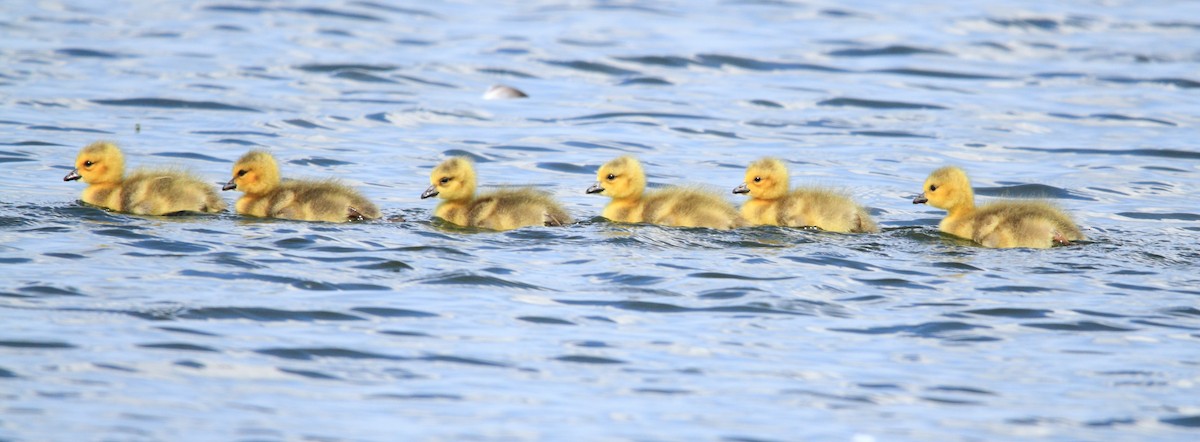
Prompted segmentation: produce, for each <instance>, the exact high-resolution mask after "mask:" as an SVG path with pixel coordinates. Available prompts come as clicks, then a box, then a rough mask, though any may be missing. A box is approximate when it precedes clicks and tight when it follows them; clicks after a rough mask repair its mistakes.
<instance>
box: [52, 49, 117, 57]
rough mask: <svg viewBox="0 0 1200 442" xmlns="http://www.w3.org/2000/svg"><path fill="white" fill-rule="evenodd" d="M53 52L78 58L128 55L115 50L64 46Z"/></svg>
mask: <svg viewBox="0 0 1200 442" xmlns="http://www.w3.org/2000/svg"><path fill="white" fill-rule="evenodd" d="M54 52H56V53H59V54H62V55H66V56H69V57H78V58H107V59H115V58H126V57H128V56H127V55H122V54H119V53H116V52H107V51H100V50H96V49H81V48H64V49H59V50H57V51H54Z"/></svg>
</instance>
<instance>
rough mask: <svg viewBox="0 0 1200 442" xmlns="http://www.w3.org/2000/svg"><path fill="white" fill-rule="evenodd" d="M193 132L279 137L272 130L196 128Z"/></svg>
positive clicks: (200, 133)
mask: <svg viewBox="0 0 1200 442" xmlns="http://www.w3.org/2000/svg"><path fill="white" fill-rule="evenodd" d="M192 133H194V134H198V135H238V136H245V135H254V136H260V137H267V138H278V137H279V135H278V134H273V133H270V132H257V131H252V130H196V131H192Z"/></svg>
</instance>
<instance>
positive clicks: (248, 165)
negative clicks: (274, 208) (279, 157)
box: [221, 150, 279, 194]
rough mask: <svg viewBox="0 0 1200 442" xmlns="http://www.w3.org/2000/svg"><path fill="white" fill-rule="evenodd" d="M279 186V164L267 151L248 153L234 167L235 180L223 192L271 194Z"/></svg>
mask: <svg viewBox="0 0 1200 442" xmlns="http://www.w3.org/2000/svg"><path fill="white" fill-rule="evenodd" d="M278 185H279V164H277V163H275V157H273V156H271V154H270V153H269V152H267V151H265V150H252V151H250V152H246V154H245V155H242V157H241V158H238V160H237V163H234V165H233V179H231V180H229V182H228V183H225V186H224V187H222V188H221V190H233V189H237V190H241V191H242V192H245V193H249V194H263V193H267V192H270V191H271V189H274V188H275V187H276V186H278Z"/></svg>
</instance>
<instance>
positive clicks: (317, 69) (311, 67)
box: [294, 63, 397, 73]
mask: <svg viewBox="0 0 1200 442" xmlns="http://www.w3.org/2000/svg"><path fill="white" fill-rule="evenodd" d="M294 68H296V69H299V70H302V71H304V72H313V73H323V72H340V71H370V72H388V71H394V70H396V69H397V67H396V66H393V65H390V64H336V63H335V64H324V63H310V64H302V65H297V66H294Z"/></svg>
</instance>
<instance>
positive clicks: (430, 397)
mask: <svg viewBox="0 0 1200 442" xmlns="http://www.w3.org/2000/svg"><path fill="white" fill-rule="evenodd" d="M367 398H368V399H396V400H404V401H409V400H419V401H461V400H463V399H464V398H463V397H462V396H459V395H457V394H443V393H415V394H398V393H380V394H372V395H369V396H367Z"/></svg>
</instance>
